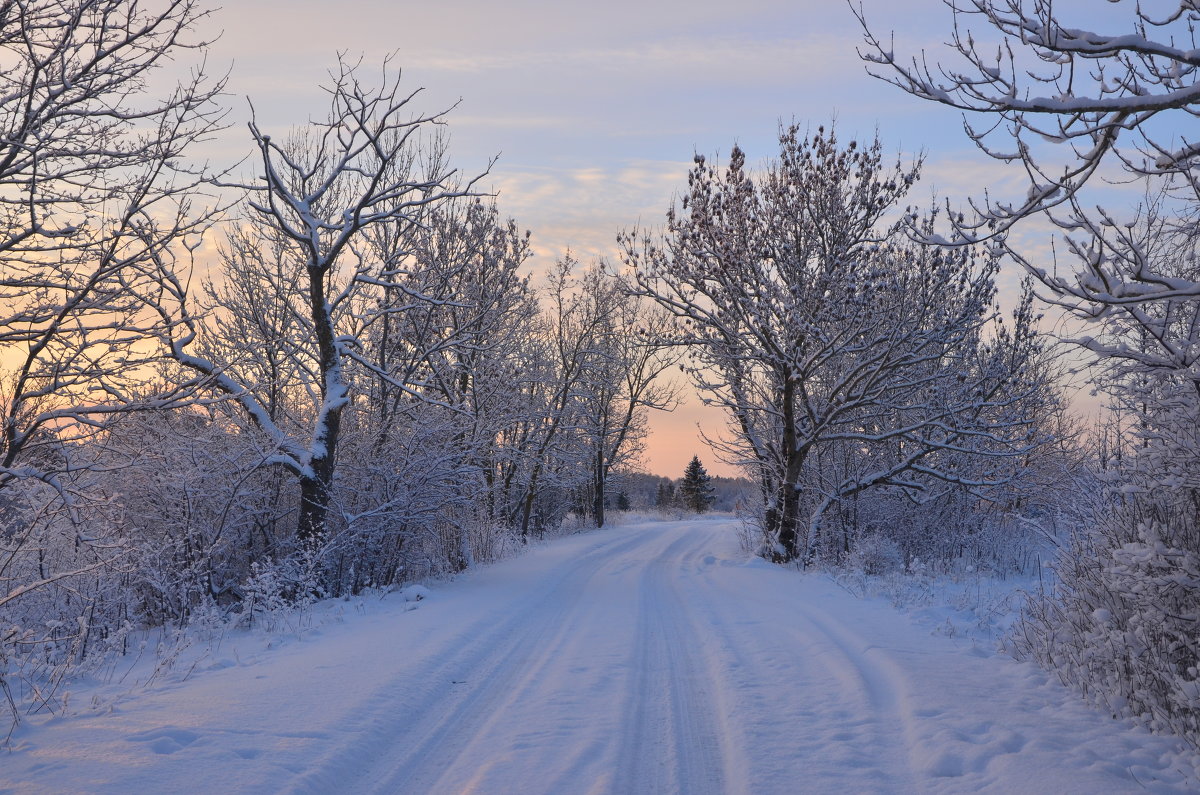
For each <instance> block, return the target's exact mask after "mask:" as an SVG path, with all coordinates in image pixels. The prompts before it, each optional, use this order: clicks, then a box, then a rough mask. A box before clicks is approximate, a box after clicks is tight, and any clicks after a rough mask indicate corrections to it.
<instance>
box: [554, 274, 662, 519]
mask: <svg viewBox="0 0 1200 795" xmlns="http://www.w3.org/2000/svg"><path fill="white" fill-rule="evenodd" d="M577 289H578V290H579V292H580V296H581V298H582V299H583V300H585V301H586V302H587V303H589V304H591V305H592V306H593V307H594V311H595V312H596V314H597V315H598V316H600V317H601V318H602V323H601V326H600V327H599V328H598V329H597V333H596V336H595V339H594V340H593V344H592V347H591V349H590V350H588V351H587V353H586V359H585V364H584V375H583V383H582V384H581V390H580V411H581V416H580V423H579V427H578V430H579V433H580V437H581V442H582V444H583V446H584V448H585V449H586V457H587V460H588V462H589V464H588V466H589V470H590V472H591V481H590V483H589V484H588V489H587V491H588V495H587V496H588V497H590V499H589V500H588V502H589V505H588V506H587V512H588V513H589V514H590V515H591V518H592V521H593V522H594V523H595V524H596V526H597V527H601V526H603V525H604V508H605V504H606V501H607V498H606V493H607V487H608V483H609V480H610V477H611V476H612V473H613V472H614V470H619V469H622V468H624V467H627V466H628V465H630V464H632V463H634V462H636V460H637V458H638V455H639V453H640V451H641V442H642V440H643V439H644V437H645V435H646V419H647V413H648V412H649V411H670V410H671V409H672V408H674V405H675V402H676V389H675V386H674V385H673V384H672V383H671V382H669V381H668V380H667V379H666V378H665V376H664V373H665V372H666V371H668V370H669V369H670V368H672V367H673V366H675V365H676V364H677V363H678V361H679V353H678V352H677V351H676V350H675V349H673V348H672V347H670V346H667V345H664V344H663V342H662V332H663V331H664V330H665V329H666V328H667V326H668V325H669V323H670V322H671V319H670V315H668V314H666V313H665V312H664V311H663V310H662V309H661V308H660V307H658V306H657V305H655V304H653V303H651V302H649V301H647V300H646V299H644V298H642V297H639V296H637V295H633V294H631V293H629V292H628V291H627V290H626V289H625V287H624V285H622V284H621V282H620V281H619V280H618V279H616V278H615V277H613V276H612V275H611V274H609V273H607V272H606V270H605V269H604V267H603V266H602V265H597V266H596V267H594V268H592V269H590V270H588V271H587V272H585V273H584V274H583V276H582V278H581V279H580V282H579V285H578V288H577Z"/></svg>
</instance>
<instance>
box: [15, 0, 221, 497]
mask: <svg viewBox="0 0 1200 795" xmlns="http://www.w3.org/2000/svg"><path fill="white" fill-rule="evenodd" d="M207 14H208V12H206V11H203V10H201V9H200V7H199V5H198V4H197V3H196V2H194V0H169V1H168V2H162V3H154V4H145V3H140V2H138V0H22V1H21V2H17V1H16V0H4V2H0V62H2V63H3V64H4V67H3V69H2V70H0V487H3V486H4V485H5V484H6V483H9V482H11V481H12V480H13V479H14V478H17V477H23V476H34V477H44V478H52V477H53V474H54V471H55V470H59V469H62V468H63V467H66V466H69V463H68V462H67V461H66V459H65V458H63V457H62V456H61V455H57V454H48V453H45V452H40V453H39V452H38V450H39V449H42V450H43V451H44V450H45V449H46V448H47V447H48V446H51V445H54V444H56V443H58V442H59V441H60V440H62V439H63V438H64V434H70V433H72V432H86V431H87V429H89V428H91V427H95V426H96V425H97V424H98V423H99V422H100V420H101V418H102V417H104V416H106V415H111V414H112V413H114V412H120V411H124V410H128V409H131V408H140V407H145V406H146V405H164V404H168V403H170V402H171V401H172V399H173V396H172V395H171V394H170V393H169V391H168V393H167V394H164V395H159V396H156V398H155V399H154V400H153V401H148V400H147V399H146V395H145V394H144V392H143V393H142V394H141V395H136V394H135V393H136V392H137V391H138V390H137V386H138V385H139V384H140V383H141V381H142V379H143V376H142V375H140V374H139V368H140V367H141V366H142V365H144V364H146V363H147V362H148V361H150V360H151V359H153V356H154V354H153V353H148V352H147V349H146V348H145V346H143V345H141V343H142V341H143V340H144V339H145V338H146V337H147V336H148V335H149V334H150V333H152V330H150V329H148V328H146V324H147V323H149V322H150V319H148V318H147V317H145V315H144V313H142V312H141V308H140V306H139V303H138V301H137V300H136V295H137V294H138V293H139V292H141V291H144V290H148V289H151V287H152V280H151V279H150V278H149V277H148V274H147V270H146V268H145V267H144V266H145V264H146V263H147V262H149V261H152V260H154V259H155V258H160V257H167V256H170V253H169V252H171V251H172V250H174V249H175V248H176V247H177V246H179V245H180V244H181V243H182V242H183V241H184V240H185V239H187V238H189V237H191V236H193V235H196V234H198V233H200V232H201V231H202V230H203V229H204V228H205V226H206V225H207V224H208V223H209V221H210V214H209V213H208V212H207V211H206V210H205V209H204V208H203V207H202V206H200V205H202V204H203V202H204V196H203V195H202V194H200V193H198V189H199V186H200V185H201V184H202V183H203V182H204V180H205V176H204V174H203V172H202V171H200V170H194V169H193V168H191V167H190V166H189V165H188V164H187V161H186V160H185V159H184V158H185V156H186V154H187V150H188V148H189V147H190V146H191V145H192V144H193V143H195V142H196V141H198V140H200V139H203V138H204V137H205V136H206V135H208V134H209V133H211V132H212V131H213V130H215V129H216V128H217V127H218V126H219V125H220V122H221V117H222V113H223V111H221V110H220V109H219V108H218V107H217V105H216V104H215V103H214V101H213V100H214V98H215V97H216V96H217V94H218V93H219V92H220V90H221V86H222V83H221V81H212V80H209V79H207V78H206V77H205V75H204V72H203V70H202V68H200V67H197V68H196V69H195V70H194V71H193V72H192V74H191V76H190V77H189V78H188V80H187V81H185V82H183V83H181V84H178V85H176V86H175V87H174V88H173V89H167V90H166V92H165V94H164V95H161V96H154V95H152V94H151V92H150V90H149V88H148V86H149V85H150V84H151V82H152V81H153V79H154V78H155V76H156V75H157V74H158V73H159V72H160V70H161V69H162V68H163V67H164V66H166V65H167V64H172V65H174V62H175V59H177V58H179V57H180V56H181V55H182V54H184V53H187V52H193V51H194V52H196V53H197V54H198V55H202V53H203V49H204V47H205V42H204V41H202V40H199V39H196V38H194V36H193V30H194V29H195V27H196V26H197V24H198V23H199V22H200V21H201V20H202V19H204V17H206V16H207ZM176 397H177V396H176Z"/></svg>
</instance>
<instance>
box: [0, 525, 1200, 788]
mask: <svg viewBox="0 0 1200 795" xmlns="http://www.w3.org/2000/svg"><path fill="white" fill-rule="evenodd" d="M418 604H419V607H418V609H415V610H411V609H406V608H408V607H411V605H405V604H404V603H403V602H402V601H401V600H400V598H399V597H398V596H397V595H395V594H392V595H389V596H388V597H387V598H385V599H383V600H382V601H379V600H377V599H374V600H372V601H370V602H368V603H367V604H365V605H363V606H361V607H356V606H355V605H353V604H351V605H349V606H347V607H346V613H345V617H344V619H343V620H341V621H338V622H330V623H327V624H326V625H325V626H323V627H321V628H320V629H319V630H314V631H312V632H309V633H305V634H303V636H301V637H296V636H295V635H292V636H291V637H290V638H289V639H286V640H287V642H285V643H283V645H282V646H281V647H277V648H273V649H270V650H266V649H264V648H263V646H264V643H265V641H264V639H263V638H262V637H261V636H257V637H255V636H241V637H240V638H239V637H226V638H225V639H224V640H223V641H222V643H221V645H220V647H219V648H215V649H214V650H213V651H212V653H211V654H209V655H207V656H206V657H204V659H203V660H202V661H201V662H200V663H199V664H198V665H197V666H196V667H195V669H194V670H192V671H191V672H190V673H189V675H188V676H187V678H186V679H183V678H182V676H180V675H178V674H177V676H176V679H177V681H175V682H173V683H167V684H161V683H160V684H157V685H155V686H154V687H153V688H151V689H147V690H144V691H136V690H135V692H133V693H132V694H131V695H129V696H128V697H126V698H125V699H124V700H122V701H120V702H118V703H117V705H116V707H115V709H114V710H112V712H111V714H110V713H105V714H95V713H94V712H92V711H90V710H89V709H87V707H86V704H81V703H80V700H81V699H82V700H86V699H88V698H89V695H88V693H87V692H86V691H83V692H81V693H79V694H76V695H75V696H73V701H74V703H75V707H74V708H73V711H75V712H77V714H76V715H73V716H70V717H68V718H65V719H55V720H51V721H49V722H47V723H42V724H38V723H37V722H36V721H34V722H30V723H27V724H26V725H25V726H24V727H23V728H22V729H21V730H20V731H19V733H18V735H17V736H16V741H15V743H14V746H15V750H14V751H13V752H12V753H2V752H0V792H21V793H25V792H53V793H65V792H75V791H89V792H91V791H98V792H111V793H151V792H155V793H161V792H187V793H198V792H219V793H231V792H301V793H318V792H379V793H423V792H479V793H508V792H521V793H537V792H542V793H590V792H597V793H609V792H611V793H641V792H664V793H667V792H670V793H673V792H680V793H720V792H746V793H803V792H831V793H832V792H839V793H841V792H849V793H859V792H896V793H908V792H974V791H978V790H988V791H995V792H1012V793H1039V792H1044V793H1055V794H1056V795H1063V794H1065V793H1108V792H1145V791H1147V790H1149V791H1152V792H1153V791H1180V790H1184V789H1186V788H1187V782H1186V781H1184V780H1183V779H1182V778H1181V775H1180V773H1179V769H1180V767H1181V764H1185V762H1184V761H1183V760H1186V759H1187V757H1186V756H1180V755H1177V754H1175V753H1174V752H1173V751H1172V749H1173V748H1174V747H1175V745H1174V744H1173V743H1172V742H1170V741H1169V740H1167V739H1164V738H1160V737H1153V736H1150V735H1148V734H1146V733H1144V732H1142V731H1140V730H1134V729H1131V728H1130V727H1129V726H1128V725H1126V724H1123V723H1118V722H1115V721H1112V720H1109V719H1108V718H1107V717H1105V716H1104V715H1101V714H1099V713H1096V712H1093V711H1091V710H1089V709H1087V708H1086V707H1084V706H1082V705H1081V704H1079V703H1077V702H1076V700H1075V698H1074V696H1072V695H1071V694H1070V693H1068V692H1067V691H1065V690H1064V689H1063V688H1061V687H1059V686H1058V685H1056V684H1053V683H1051V682H1048V681H1047V677H1046V676H1045V675H1043V674H1041V673H1039V672H1037V671H1036V670H1035V669H1034V668H1032V667H1031V666H1028V665H1024V664H1018V663H1015V662H1012V661H1010V660H1007V659H1006V658H1004V657H1001V656H996V655H993V654H992V653H991V652H985V651H980V650H972V648H971V644H970V643H969V642H965V641H955V640H951V639H948V638H945V637H942V636H936V635H932V634H931V633H930V631H929V629H928V628H924V627H920V626H917V625H914V624H912V623H910V622H909V621H908V620H907V619H906V618H904V617H903V616H900V615H899V614H897V613H896V612H895V611H893V610H892V609H891V608H890V607H889V606H887V605H886V604H883V603H881V602H879V601H861V600H858V599H856V598H854V597H852V596H851V595H849V594H847V593H845V592H844V591H842V590H841V589H839V588H838V587H837V586H836V585H835V584H833V583H832V582H831V581H830V580H828V579H827V578H825V577H822V576H801V575H799V574H797V573H795V572H789V571H783V570H778V569H774V568H772V567H770V566H768V565H767V564H765V563H761V562H749V563H747V562H746V560H745V556H744V555H742V554H741V553H739V552H738V548H737V541H736V537H735V525H734V524H733V523H731V522H728V521H725V522H721V521H692V522H659V523H647V524H640V525H633V526H627V527H617V528H611V529H606V530H604V531H600V532H595V533H590V534H585V535H581V536H575V537H571V538H567V539H563V540H560V541H556V542H554V543H551V544H547V545H546V546H544V547H542V548H539V549H536V550H534V551H532V552H531V553H529V554H527V555H524V556H522V557H520V558H518V559H515V560H510V561H507V562H504V563H502V564H499V565H496V566H493V567H489V568H485V569H482V570H479V571H474V572H471V573H469V574H467V575H465V576H462V577H460V578H459V579H458V580H457V581H455V582H452V583H446V584H442V585H440V586H436V587H435V589H434V590H433V592H432V596H431V598H429V599H427V600H425V601H423V602H420V603H418ZM273 643H274V644H276V645H277V644H278V643H279V639H278V638H277V639H276V640H275V641H274V642H273ZM108 687H109V688H110V689H111V688H112V687H113V685H109V686H108ZM128 689H129V688H128V685H127V684H126V690H128ZM98 693H99V695H98V696H97V697H100V696H103V695H104V694H105V693H107V691H98ZM92 695H97V693H93V694H92Z"/></svg>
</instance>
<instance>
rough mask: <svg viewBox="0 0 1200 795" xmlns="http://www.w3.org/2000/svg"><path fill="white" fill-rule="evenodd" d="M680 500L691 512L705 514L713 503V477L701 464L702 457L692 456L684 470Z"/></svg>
mask: <svg viewBox="0 0 1200 795" xmlns="http://www.w3.org/2000/svg"><path fill="white" fill-rule="evenodd" d="M679 500H680V502H682V503H683V505H684V507H686V508H687V509H688V510H689V511H694V512H695V513H704V512H705V511H707V510H708V509H709V506H711V505H712V503H713V486H712V477H711V476H709V474H708V472H707V471H705V469H704V465H703V464H701V463H700V456H695V455H694V456H692V460H691V461H690V462H689V463H688V465H687V468H686V469H684V470H683V480H682V481H681V482H680V484H679Z"/></svg>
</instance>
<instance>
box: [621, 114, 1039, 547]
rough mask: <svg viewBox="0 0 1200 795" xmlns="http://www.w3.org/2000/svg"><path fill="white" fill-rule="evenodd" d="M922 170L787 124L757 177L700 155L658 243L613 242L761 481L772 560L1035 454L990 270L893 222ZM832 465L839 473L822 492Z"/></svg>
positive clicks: (1032, 348)
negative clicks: (884, 492) (836, 513)
mask: <svg viewBox="0 0 1200 795" xmlns="http://www.w3.org/2000/svg"><path fill="white" fill-rule="evenodd" d="M919 170H920V165H919V164H915V165H913V166H911V167H907V168H905V167H902V166H900V165H899V164H897V165H896V166H895V167H894V168H891V169H889V168H886V167H885V166H884V165H883V153H882V145H881V144H880V143H879V141H878V140H876V141H874V142H873V143H871V144H869V145H867V146H859V145H858V144H857V143H856V142H851V143H849V144H847V145H845V146H843V145H841V144H840V143H839V141H838V140H837V137H836V135H835V134H834V133H833V132H832V131H828V132H827V131H825V130H824V128H821V129H819V130H818V131H817V132H816V133H815V134H814V135H812V136H811V137H810V136H807V135H803V134H801V132H800V130H799V128H797V127H796V126H792V127H789V128H787V129H785V130H783V131H782V133H781V135H780V156H779V160H777V161H774V162H772V163H770V164H768V165H767V167H766V168H765V170H764V171H763V172H762V173H761V174H759V175H755V174H752V173H751V172H750V171H748V170H747V168H746V164H745V155H744V154H743V153H742V152H741V150H740V149H737V148H735V149H734V151H733V153H732V155H731V158H730V163H729V166H728V169H727V170H726V171H725V172H724V173H721V172H720V171H718V169H717V168H716V167H715V166H713V165H712V164H710V163H709V162H708V161H707V160H705V158H703V157H700V156H697V158H696V166H695V167H694V168H693V170H692V173H691V174H690V175H689V178H688V191H687V193H686V195H685V196H684V198H683V203H682V207H681V208H680V209H678V210H676V209H672V210H671V212H670V213H669V215H668V220H667V228H666V232H665V234H664V236H663V237H662V239H661V240H656V239H654V238H652V237H649V236H646V237H638V236H637V235H626V236H625V237H624V238H623V241H624V245H625V251H626V255H627V257H628V260H629V262H630V263H631V264H632V265H633V266H634V267H635V269H636V277H635V278H636V282H637V287H636V289H637V290H638V291H639V292H640V293H641V294H643V295H646V296H649V297H652V298H653V299H654V300H656V301H657V302H659V303H660V305H662V306H663V307H665V308H666V309H667V310H668V311H670V312H671V313H672V314H673V315H674V316H675V317H676V318H677V319H678V320H679V323H678V324H677V326H676V328H675V329H674V330H673V331H672V332H670V334H669V339H670V341H671V342H673V343H674V344H678V345H686V346H688V347H690V349H691V351H692V356H693V363H692V365H691V367H690V369H691V372H692V375H693V377H694V379H695V381H696V383H697V385H698V386H699V387H700V389H701V390H702V391H703V393H704V395H705V399H706V400H707V401H708V402H709V403H711V404H715V405H718V406H721V407H723V408H724V409H725V410H726V412H727V414H728V417H729V419H730V427H731V431H732V435H731V438H730V439H729V440H728V441H727V444H725V446H724V449H725V453H726V454H727V456H728V457H729V458H730V460H732V461H733V462H735V463H738V464H741V465H744V466H747V467H749V468H750V469H751V470H752V471H753V472H754V473H755V475H756V476H757V479H758V480H759V482H760V483H761V486H762V489H763V497H764V503H765V512H764V515H763V517H762V522H763V531H764V535H765V537H766V539H767V541H768V543H769V544H770V545H772V546H773V547H774V549H775V552H774V554H776V555H777V556H779V557H781V558H784V559H791V558H795V557H798V556H808V555H811V554H812V553H814V551H815V547H816V545H817V544H818V542H819V540H820V527H821V521H822V518H823V516H824V515H825V513H826V512H827V511H828V510H829V509H830V508H832V507H834V506H836V505H837V504H838V503H840V502H841V501H842V500H845V499H846V498H849V497H851V496H853V495H855V494H858V493H860V492H863V491H865V490H875V489H880V488H890V489H896V490H899V491H901V492H903V493H905V494H907V495H908V496H909V497H910V498H912V499H917V500H923V499H928V498H929V497H930V496H931V495H935V494H938V493H940V490H941V489H943V488H946V487H962V488H983V487H989V486H992V485H995V484H996V483H997V482H998V481H1000V480H1003V479H1004V477H1006V475H1005V474H1004V473H1003V472H1002V469H1003V468H1002V467H999V466H991V465H989V464H988V462H989V461H992V462H999V461H1001V460H1003V459H1004V458H1007V457H1013V456H1018V455H1021V454H1024V453H1025V452H1026V451H1028V450H1029V449H1031V448H1032V447H1033V446H1034V445H1035V444H1036V441H1037V440H1036V439H1035V438H1034V436H1033V432H1032V428H1031V426H1030V422H1029V420H1028V419H1027V418H1025V417H1024V416H1022V412H1021V410H1020V405H1021V404H1022V402H1023V401H1025V400H1027V398H1028V396H1029V395H1030V394H1031V393H1032V392H1034V391H1036V390H1038V389H1039V388H1040V385H1039V384H1038V383H1036V382H1030V381H1028V380H1027V379H1026V374H1027V369H1026V364H1027V363H1028V361H1029V359H1030V358H1031V357H1032V356H1034V355H1035V354H1036V353H1037V346H1036V345H1035V344H1034V343H1033V340H1032V336H1031V329H1030V328H1029V325H1028V323H1026V324H1024V325H1022V326H1020V327H1018V328H1015V329H1013V330H1012V333H1011V334H1010V335H1008V336H1007V337H1006V338H1003V345H1004V346H1005V347H1006V350H994V351H991V350H989V346H990V345H993V344H996V343H995V342H991V341H988V337H987V336H986V334H985V330H986V329H987V328H988V327H989V326H990V324H991V322H992V319H993V310H992V301H993V297H994V292H995V287H994V282H993V276H994V274H995V272H996V267H997V266H996V262H995V259H994V258H993V257H991V256H990V255H989V254H988V253H987V252H978V253H977V252H976V251H974V250H972V249H969V248H966V247H957V248H950V247H931V246H921V245H915V244H909V243H907V242H906V241H905V240H904V238H903V236H902V235H900V234H899V233H898V232H897V226H896V225H895V224H891V225H889V224H888V223H887V222H886V221H885V215H886V214H887V213H888V212H889V211H891V210H893V208H894V207H895V205H896V204H897V203H898V202H899V201H900V200H901V199H902V198H903V197H904V196H905V195H906V194H907V192H908V190H909V189H910V187H911V186H912V184H913V182H914V181H915V180H916V178H917V176H918V173H919ZM994 340H996V341H999V340H1001V338H1000V337H994ZM839 449H840V450H843V451H853V454H852V460H851V461H850V465H849V466H847V467H844V468H843V470H842V472H841V474H840V475H839V476H837V477H828V476H826V477H823V478H820V477H817V476H816V475H815V473H816V472H817V471H824V472H825V473H826V475H828V473H829V470H827V469H824V468H823V461H827V460H828V459H829V457H830V456H831V455H835V451H836V450H839ZM965 461H969V462H971V466H970V467H965V466H964V465H963V462H965Z"/></svg>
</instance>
